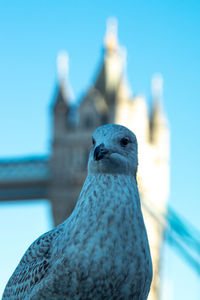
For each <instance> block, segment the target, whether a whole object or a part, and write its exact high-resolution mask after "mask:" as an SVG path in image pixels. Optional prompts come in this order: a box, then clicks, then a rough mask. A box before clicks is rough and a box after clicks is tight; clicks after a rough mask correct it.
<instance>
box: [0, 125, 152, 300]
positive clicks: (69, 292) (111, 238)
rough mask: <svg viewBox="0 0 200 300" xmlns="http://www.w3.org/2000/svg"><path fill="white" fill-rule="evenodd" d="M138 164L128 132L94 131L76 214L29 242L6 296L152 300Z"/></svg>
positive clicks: (117, 128) (106, 127)
mask: <svg viewBox="0 0 200 300" xmlns="http://www.w3.org/2000/svg"><path fill="white" fill-rule="evenodd" d="M137 165H138V159H137V140H136V137H135V135H134V134H133V133H132V132H131V131H130V130H129V129H127V128H126V127H123V126H121V125H116V124H108V125H104V126H101V127H99V128H97V129H96V130H95V131H94V133H93V136H92V147H91V151H90V154H89V160H88V176H87V178H86V180H85V183H84V185H83V188H82V190H81V193H80V196H79V198H78V201H77V204H76V206H75V208H74V210H73V212H72V214H71V215H70V216H69V217H68V218H67V219H66V220H65V221H64V222H63V223H62V224H60V225H58V226H57V227H56V228H54V229H52V230H51V231H49V232H47V233H45V234H43V235H42V236H40V237H39V238H38V239H37V240H36V241H34V242H33V243H32V245H31V246H30V247H29V248H28V250H27V251H26V252H25V254H24V256H23V257H22V259H21V261H20V262H19V265H18V266H17V268H16V269H15V271H14V273H13V275H12V276H11V278H10V279H9V281H8V283H7V285H6V288H5V291H4V294H3V298H2V299H3V300H5V299H8V300H10V299H28V300H29V299H31V300H41V299H48V300H51V299H52V300H55V299H57V300H62V299H70V300H72V299H75V300H86V299H87V300H88V299H95V300H98V299H99V300H101V299H107V300H112V299H113V300H114V299H116V300H120V299H121V300H123V299H124V300H126V299H134V300H145V299H147V297H148V293H149V290H150V285H151V281H152V262H151V255H150V250H149V244H148V238H147V233H146V229H145V225H144V221H143V216H142V211H141V204H140V198H139V193H138V188H137V181H136V173H137Z"/></svg>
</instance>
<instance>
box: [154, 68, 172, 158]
mask: <svg viewBox="0 0 200 300" xmlns="http://www.w3.org/2000/svg"><path fill="white" fill-rule="evenodd" d="M151 93H152V102H153V103H152V114H151V120H150V128H151V133H150V139H151V143H152V144H153V145H155V146H156V148H157V155H158V157H159V159H164V160H165V159H168V158H169V125H168V120H167V118H166V116H165V113H164V109H163V78H162V75H161V74H155V75H154V76H153V77H152V81H151Z"/></svg>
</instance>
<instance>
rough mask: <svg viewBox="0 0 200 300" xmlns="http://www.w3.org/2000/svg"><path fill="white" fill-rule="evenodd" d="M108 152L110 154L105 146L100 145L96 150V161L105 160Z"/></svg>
mask: <svg viewBox="0 0 200 300" xmlns="http://www.w3.org/2000/svg"><path fill="white" fill-rule="evenodd" d="M108 152H109V150H108V149H106V148H105V145H104V144H100V145H99V146H97V147H96V148H95V150H94V160H100V159H102V158H104V157H105V155H106V154H107V153H108Z"/></svg>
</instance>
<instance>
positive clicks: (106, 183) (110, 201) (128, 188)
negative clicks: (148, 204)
mask: <svg viewBox="0 0 200 300" xmlns="http://www.w3.org/2000/svg"><path fill="white" fill-rule="evenodd" d="M135 195H137V197H135ZM133 199H137V203H132V202H133V201H134V200H133ZM130 203H131V204H133V205H136V206H138V205H139V206H140V203H139V196H138V189H137V183H136V180H135V178H134V176H128V175H123V174H120V175H112V174H95V175H94V174H89V175H88V176H87V178H86V180H85V183H84V186H83V188H82V191H81V194H80V196H79V199H78V202H77V205H76V208H75V211H76V212H77V211H80V213H81V214H82V209H83V208H84V210H85V212H87V211H88V213H90V212H91V211H95V212H96V213H99V214H100V213H101V212H102V211H104V210H105V209H107V207H115V206H121V205H126V204H130Z"/></svg>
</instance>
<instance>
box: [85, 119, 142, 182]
mask: <svg viewBox="0 0 200 300" xmlns="http://www.w3.org/2000/svg"><path fill="white" fill-rule="evenodd" d="M92 144H93V145H92V149H91V151H90V155H89V161H88V173H89V174H97V173H98V174H99V173H109V174H124V175H134V176H135V177H136V172H137V165H138V158H137V139H136V136H135V135H134V134H133V133H132V132H131V131H130V130H129V129H127V128H126V127H124V126H121V125H116V124H108V125H104V126H101V127H99V128H97V129H96V130H95V131H94V133H93V136H92Z"/></svg>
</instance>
